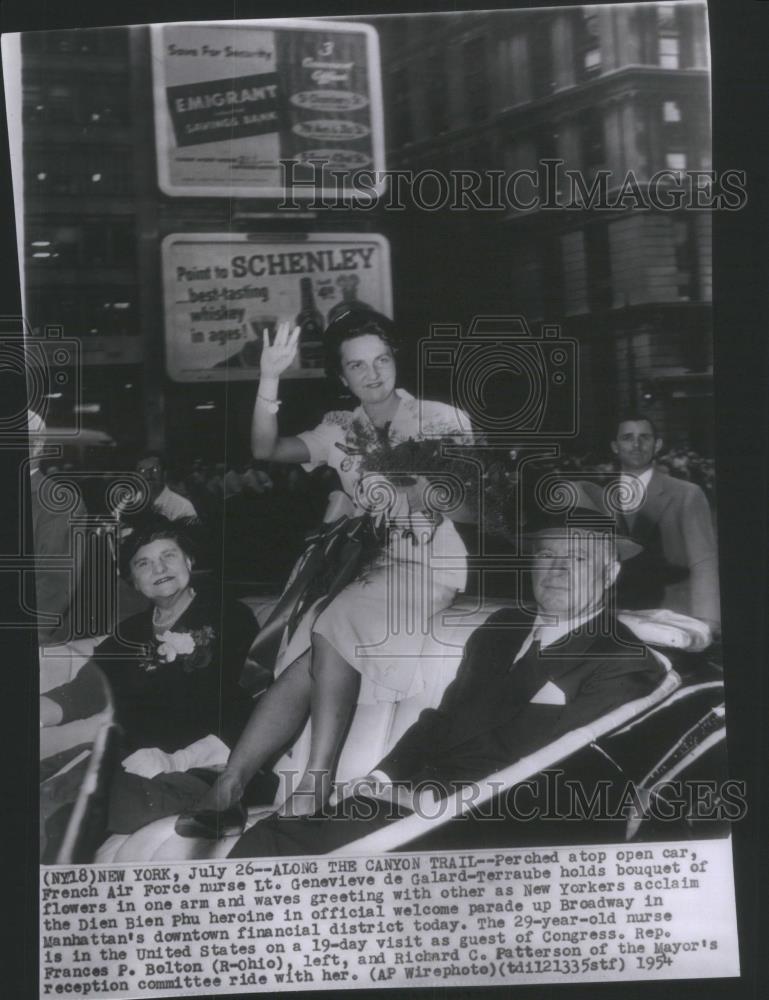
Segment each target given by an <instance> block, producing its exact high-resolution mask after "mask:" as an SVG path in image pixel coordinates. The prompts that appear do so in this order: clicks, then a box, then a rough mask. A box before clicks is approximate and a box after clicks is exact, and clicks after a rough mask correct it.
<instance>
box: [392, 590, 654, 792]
mask: <svg viewBox="0 0 769 1000" xmlns="http://www.w3.org/2000/svg"><path fill="white" fill-rule="evenodd" d="M531 622H532V617H531V616H529V617H528V618H527V617H526V616H525V615H524V614H523V612H521V611H519V610H514V609H505V610H503V611H498V612H497V613H496V614H494V615H492V616H491V617H490V618H489V619H488V620H487V621H486V622H485V623H484V624H483V625H481V627H480V628H478V629H476V630H475V632H473V634H472V635H471V636H470V639H469V640H468V642H467V645H466V647H465V653H464V656H463V658H462V663H461V664H460V667H459V670H458V672H457V676H456V678H455V679H454V681H453V682H452V683H451V684H450V685H449V687H448V688H447V689H446V692H445V693H444V696H443V699H442V700H441V703H440V705H439V706H438V708H434V709H426V710H425V711H423V712H422V714H421V715H420V717H419V719H418V720H417V721H416V722H415V723H414V725H413V726H412V727H411V728H410V729H409V730H407V732H406V733H404V735H403V736H402V737H401V739H400V740H399V741H398V742H397V744H396V745H395V746H394V747H393V749H392V750H391V751H390V753H389V754H387V756H386V757H385V758H384V760H382V761H381V763H380V764H379V765H378V767H377V770H381V771H384V772H385V773H386V774H387V775H388V777H390V778H391V779H393V780H394V781H404V780H408V781H412V782H414V781H421V780H429V779H434V780H437V781H443V782H457V781H471V780H474V779H479V778H482V777H484V776H487V775H489V774H492V773H494V772H495V771H498V770H500V769H501V768H503V767H506V766H508V765H510V764H513V763H515V761H516V760H518V759H520V758H521V757H524V756H526V755H527V754H529V753H532V752H533V751H535V750H538V749H539V748H541V747H543V746H546V745H547V744H548V743H551V742H552V741H553V740H555V739H557V738H558V737H560V736H563V735H565V734H566V733H569V732H571V731H572V730H574V729H577V728H579V727H580V726H584V725H586V724H588V723H590V722H593V721H594V720H595V719H597V718H599V717H600V716H602V715H604V714H606V713H607V712H610V711H611V710H612V709H615V708H618V707H619V706H620V705H623V704H625V703H626V702H628V701H632V700H633V699H636V698H640V697H643V696H644V695H647V694H649V693H650V692H651V691H652V690H653V689H654V688H655V687H656V686H657V684H658V683H659V682H660V680H661V679H662V677H663V674H664V667H662V666H661V665H660V663H659V662H658V661H657V659H656V658H655V657H654V655H653V654H652V653H651V651H650V650H649V649H648V648H647V647H646V646H644V645H643V644H642V643H641V642H639V640H638V639H636V638H635V636H633V634H632V633H631V632H629V631H628V630H627V629H626V628H625V627H624V626H623V625H622V624H621V623H619V622H617V621H616V620H615V619H613V618H610V617H608V616H607V617H601V618H600V619H593V621H592V622H589V623H588V624H587V625H585V626H583V627H581V628H580V629H577V630H575V631H573V632H571V633H569V634H568V635H567V636H565V637H564V639H563V640H560V641H558V642H557V643H554V644H553V645H552V646H548V647H547V648H546V649H544V650H542V651H541V653H540V656H539V658H537V657H533V656H529V655H528V654H527V655H525V656H524V657H523V658H522V660H521V661H519V663H517V664H515V665H513V660H514V659H515V656H516V654H517V652H518V650H519V649H520V647H521V644H522V643H523V641H524V639H525V638H526V636H527V635H528V634H529V631H530V629H531ZM599 622H600V625H601V627H600V628H599V629H598V630H597V631H596V629H595V626H596V624H598V623H599ZM591 626H592V627H591ZM532 661H535V662H532ZM548 682H549V683H550V685H553V686H554V687H555V689H557V690H556V691H555V695H556V697H560V695H559V693H560V692H562V695H563V704H557V703H554V702H553V701H552V700H551V701H550V703H547V702H545V703H542V701H538V700H537V698H538V697H540V698H541V697H542V696H541V695H540V692H541V689H542V688H543V687H545V685H548ZM549 690H550V691H551V692H552V691H553V687H549ZM532 699H534V700H533V701H532Z"/></svg>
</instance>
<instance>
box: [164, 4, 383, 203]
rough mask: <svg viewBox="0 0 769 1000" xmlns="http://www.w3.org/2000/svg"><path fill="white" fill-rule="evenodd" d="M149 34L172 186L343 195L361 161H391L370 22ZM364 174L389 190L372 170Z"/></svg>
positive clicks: (370, 166)
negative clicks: (386, 147) (386, 155)
mask: <svg viewBox="0 0 769 1000" xmlns="http://www.w3.org/2000/svg"><path fill="white" fill-rule="evenodd" d="M151 33H152V34H151V38H152V66H153V91H154V105H155V138H156V146H157V158H158V183H159V186H160V189H161V190H162V191H163V192H164V193H165V194H168V195H183V196H188V197H189V196H194V197H227V198H273V199H282V198H283V197H284V195H285V193H286V186H287V185H288V186H289V187H290V190H291V192H292V195H293V196H295V197H297V198H312V197H316V196H317V197H324V198H325V197H338V196H339V195H340V193H345V192H349V191H350V190H351V189H354V183H353V175H354V173H355V171H367V172H368V171H374V172H377V171H383V170H384V138H383V125H382V86H381V75H380V67H379V39H378V36H377V33H376V30H375V29H374V28H373V27H371V26H370V25H365V24H347V23H341V22H335V21H310V20H292V21H283V20H269V21H237V22H235V21H209V22H203V23H195V22H190V23H181V24H155V25H152V27H151ZM280 161H288V163H287V165H286V166H284V167H282V166H281V163H280ZM332 172H333V173H332ZM365 184H366V193H367V194H371V193H372V192H373V193H381V185H378V184H377V183H376V177H373V176H370V177H369V178H368V179H367V180H366V181H365Z"/></svg>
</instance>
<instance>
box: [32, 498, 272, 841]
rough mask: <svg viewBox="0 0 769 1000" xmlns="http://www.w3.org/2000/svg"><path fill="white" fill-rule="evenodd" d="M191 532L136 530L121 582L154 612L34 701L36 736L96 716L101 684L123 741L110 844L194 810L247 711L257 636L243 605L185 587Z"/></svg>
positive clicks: (153, 524) (146, 523) (185, 526)
mask: <svg viewBox="0 0 769 1000" xmlns="http://www.w3.org/2000/svg"><path fill="white" fill-rule="evenodd" d="M194 530H195V528H194V525H193V524H192V523H190V522H186V521H184V522H183V521H174V522H171V521H169V520H167V519H166V518H164V517H162V516H161V515H159V514H157V513H152V514H149V515H145V516H144V517H143V518H141V519H140V520H137V521H136V522H135V524H134V526H133V528H132V530H131V531H130V533H129V534H128V535H127V537H125V538H124V540H123V542H122V544H121V549H120V570H121V574H122V575H123V576H124V577H126V578H127V579H128V580H129V581H130V582H131V583H132V584H133V586H134V587H135V588H136V590H137V591H139V593H141V594H143V595H144V596H145V597H147V598H149V600H150V602H151V607H150V608H149V609H148V610H146V611H142V612H141V613H139V614H137V615H134V616H133V617H131V618H128V619H126V620H125V621H124V622H122V623H121V625H120V626H119V628H118V632H117V634H115V635H112V636H110V637H108V638H107V639H105V640H104V641H103V642H102V643H101V644H100V645H99V646H98V647H97V648H96V650H95V652H94V655H93V657H92V659H91V660H90V661H89V662H88V663H86V664H85V665H84V666H83V667H82V669H81V670H80V672H79V673H78V674H77V675H76V676H75V678H74V679H73V680H71V681H70V682H69V683H67V684H63V685H61V686H60V687H57V688H54V689H53V690H51V691H48V692H47V693H46V694H45V695H43V696H42V697H41V699H40V724H41V726H55V725H58V724H60V723H64V722H69V721H71V720H73V719H77V718H84V717H86V716H88V715H90V714H92V713H93V712H95V711H98V710H99V709H100V708H101V705H96V704H91V702H92V701H93V698H94V693H93V692H94V691H96V692H98V690H99V686H98V685H95V684H93V675H94V673H95V672H96V671H99V670H101V672H102V673H103V675H104V676H105V677H106V679H107V681H108V683H109V685H110V688H111V690H112V696H113V700H114V706H115V718H116V721H117V722H118V724H119V725H120V728H121V729H122V733H123V745H122V748H121V758H122V766H121V769H120V770H119V771H118V773H116V774H115V776H114V779H113V781H112V784H111V789H110V805H109V816H108V823H107V825H108V828H109V829H110V831H111V832H113V833H131V832H133V831H134V830H137V829H139V828H140V827H141V826H143V825H144V824H145V823H148V822H150V821H151V820H155V819H160V818H161V817H163V816H170V815H173V814H174V813H177V812H179V811H180V810H181V809H185V808H188V807H189V806H190V805H192V804H193V803H194V802H196V801H197V800H198V799H199V798H200V796H201V794H203V792H204V791H205V790H206V788H207V787H208V786H209V784H210V783H211V782H212V781H213V779H214V777H215V774H216V771H215V770H212V768H214V769H215V768H216V767H217V766H221V765H222V764H224V763H225V762H226V760H227V757H228V755H229V748H230V747H231V746H232V745H233V744H234V743H235V741H236V740H237V738H238V736H239V735H240V732H241V730H242V729H243V726H244V725H245V723H246V721H247V720H248V717H249V715H250V713H251V710H252V708H253V699H252V697H251V695H250V693H249V691H247V690H246V689H245V688H244V687H243V686H241V683H240V681H241V676H242V672H243V666H244V662H245V660H246V656H247V653H248V650H249V648H250V646H251V643H252V641H253V639H254V636H255V634H256V632H257V625H256V622H255V621H254V619H253V616H252V614H251V612H250V611H249V609H248V608H246V607H245V605H243V604H240V603H238V602H237V601H227V600H222V597H221V593H220V592H219V590H216V589H215V588H213V587H212V586H210V585H209V586H200V585H198V584H196V586H195V587H193V586H192V583H191V571H192V566H193V562H194V556H193V543H192V540H191V533H192V532H193V531H194ZM260 777H261V776H258V777H257V781H256V782H255V784H254V787H255V788H256V786H258V784H259V778H260ZM266 780H267V782H268V784H269V779H266ZM274 790H275V789H274V786H272V787H270V788H269V791H268V792H267V793H266V798H267V800H268V801H269V799H270V798H271V796H272V794H274ZM255 798H256V800H257V801H258V798H259V795H258V790H257V791H256V792H255Z"/></svg>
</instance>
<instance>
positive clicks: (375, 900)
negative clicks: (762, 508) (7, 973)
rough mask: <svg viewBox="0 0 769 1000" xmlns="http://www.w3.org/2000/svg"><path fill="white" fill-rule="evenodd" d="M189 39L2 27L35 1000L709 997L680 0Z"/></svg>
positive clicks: (716, 567) (711, 805) (716, 695)
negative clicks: (536, 993)
mask: <svg viewBox="0 0 769 1000" xmlns="http://www.w3.org/2000/svg"><path fill="white" fill-rule="evenodd" d="M137 15H138V12H137ZM207 17H209V19H208V20H176V21H170V20H168V21H163V22H158V23H153V24H150V23H145V24H141V23H139V24H131V25H125V26H120V25H117V26H109V27H106V26H105V27H99V26H92V27H82V26H81V27H61V28H59V27H57V28H55V29H54V28H46V29H44V30H28V31H20V32H11V33H7V34H5V35H4V36H3V38H2V55H3V79H4V85H5V93H6V106H7V114H8V136H9V145H10V150H11V166H12V173H13V201H14V211H15V218H16V232H17V242H18V264H19V272H20V281H21V292H22V302H23V306H22V311H21V314H20V315H18V316H17V317H9V318H5V319H4V320H3V322H4V323H5V324H6V330H5V331H4V333H5V337H4V341H3V351H4V352H5V354H7V356H8V358H11V362H9V363H11V364H13V365H16V366H17V368H18V370H19V371H23V372H24V373H25V379H26V387H27V402H26V406H25V407H24V409H23V410H22V411H20V412H19V413H17V414H16V416H15V417H14V419H13V420H12V421H11V423H9V424H8V425H7V427H5V429H4V430H3V436H4V438H6V440H7V441H8V446H9V447H16V448H17V449H22V451H23V456H22V460H21V463H20V473H19V481H18V483H17V484H16V488H17V490H18V495H19V497H20V498H23V504H24V505H26V506H25V510H27V512H28V513H27V514H26V518H27V522H28V523H27V522H25V524H26V527H25V532H26V534H25V535H24V537H25V538H26V542H25V545H26V547H25V548H24V549H23V551H21V553H20V555H19V556H18V558H17V562H16V563H14V567H16V569H17V571H18V573H19V579H20V581H21V582H20V585H19V586H20V587H21V588H22V589H21V590H20V594H21V593H22V591H23V600H22V606H23V610H24V620H23V621H16V622H14V625H15V626H18V627H21V628H25V629H27V630H29V632H30V634H31V635H35V636H36V647H37V650H38V664H39V724H40V734H39V735H40V740H39V866H40V892H39V907H40V965H39V970H40V991H41V995H42V996H47V995H52V994H54V993H59V992H72V993H81V994H82V995H84V996H85V995H87V996H91V997H105V998H107V997H109V998H112V997H126V998H130V997H140V996H148V995H153V996H176V995H190V996H209V995H215V994H222V995H229V994H252V993H253V994H259V993H268V992H273V991H276V990H279V989H281V990H286V989H291V990H319V989H334V990H337V989H339V990H342V989H365V988H380V987H390V988H401V989H403V988H405V989H411V988H413V987H429V988H432V989H436V988H440V987H444V986H462V987H478V986H501V985H503V986H515V985H516V984H533V983H535V984H553V983H560V982H570V983H579V982H581V983H596V982H607V981H612V982H617V983H619V982H625V981H627V982H633V981H637V980H649V979H659V980H664V979H670V980H684V979H702V980H707V979H724V978H729V977H737V976H739V974H740V958H739V951H738V940H737V917H736V908H735V894H734V880H733V874H732V837H733V832H734V829H735V826H736V825H737V824H739V823H740V822H741V821H742V820H743V819H744V816H745V812H746V808H747V806H746V790H745V783H744V782H742V781H740V780H737V777H736V776H735V774H734V773H733V770H731V769H730V766H729V757H728V754H727V745H728V739H727V737H728V735H729V733H728V730H729V726H727V708H726V706H727V702H728V697H729V691H730V688H729V683H730V666H731V664H730V662H729V646H728V641H726V640H725V636H726V639H728V616H727V615H726V614H725V613H724V610H723V609H724V608H725V607H726V606H727V603H728V601H727V598H728V594H726V590H725V585H724V576H723V572H722V569H721V567H720V562H722V561H723V559H724V551H723V544H720V542H721V543H722V541H723V521H722V519H720V518H719V502H720V501H721V497H722V493H721V489H722V480H721V477H720V475H719V466H718V464H717V461H716V442H717V430H716V422H715V413H716V411H715V404H714V393H715V388H714V379H715V378H716V377H717V374H718V371H717V369H718V364H719V360H718V358H719V357H720V355H719V354H718V352H717V351H716V349H715V347H714V343H715V339H716V338H715V336H714V308H713V225H714V219H717V218H719V217H720V216H721V215H723V214H728V213H737V212H740V211H741V210H742V209H743V208H744V207H745V204H746V201H747V190H746V184H745V175H744V172H742V171H740V170H739V169H737V167H738V166H739V165H733V164H728V165H724V164H723V163H722V162H721V161H720V159H719V158H716V160H715V162H714V156H713V142H712V129H711V111H712V109H711V33H710V28H709V18H708V9H707V6H706V4H705V3H702V2H699V0H691V2H690V0H683V2H674V3H673V2H671V3H617V4H611V3H605V4H596V5H589V6H580V5H566V6H562V7H555V6H546V7H527V8H516V9H512V8H511V9H497V10H486V11H466V12H457V11H452V12H441V13H439V12H432V13H421V14H416V13H415V14H405V13H381V14H372V15H367V14H359V15H357V16H343V17H342V16H336V17H330V16H325V17H324V16H320V12H319V16H313V17H291V16H288V15H286V16H284V17H279V18H272V19H268V18H266V17H265V18H262V19H255V18H253V17H249V18H245V17H242V18H236V17H233V16H232V12H229V13H222V12H219V13H217V12H211V13H209V14H208V15H207ZM220 17H221V19H218V18H220ZM14 359H15V360H14ZM4 363H5V362H4ZM36 666H37V665H32V666H31V668H30V669H32V670H35V669H36ZM36 794H37V793H36Z"/></svg>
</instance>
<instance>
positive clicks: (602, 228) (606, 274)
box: [585, 222, 612, 312]
mask: <svg viewBox="0 0 769 1000" xmlns="http://www.w3.org/2000/svg"><path fill="white" fill-rule="evenodd" d="M585 264H586V270H587V297H588V302H589V304H590V310H591V312H598V311H601V310H605V309H611V306H612V284H611V254H610V252H609V227H608V224H607V223H605V222H597V223H593V225H590V226H587V227H586V229H585Z"/></svg>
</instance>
